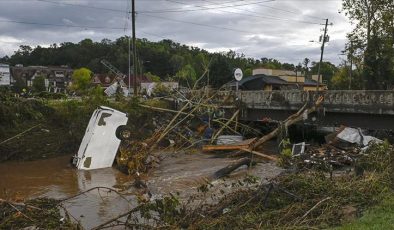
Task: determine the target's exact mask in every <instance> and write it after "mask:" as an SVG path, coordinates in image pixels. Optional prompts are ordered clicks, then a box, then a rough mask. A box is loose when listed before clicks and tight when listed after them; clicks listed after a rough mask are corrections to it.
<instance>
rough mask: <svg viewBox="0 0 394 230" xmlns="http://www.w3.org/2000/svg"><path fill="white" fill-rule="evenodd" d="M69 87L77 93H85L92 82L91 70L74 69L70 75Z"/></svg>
mask: <svg viewBox="0 0 394 230" xmlns="http://www.w3.org/2000/svg"><path fill="white" fill-rule="evenodd" d="M72 80H73V84H72V86H71V89H72V90H74V91H76V92H78V93H86V91H87V90H88V89H89V88H90V86H91V84H92V71H90V70H89V69H87V68H80V69H76V70H74V72H73V75H72Z"/></svg>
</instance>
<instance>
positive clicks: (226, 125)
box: [211, 110, 239, 143]
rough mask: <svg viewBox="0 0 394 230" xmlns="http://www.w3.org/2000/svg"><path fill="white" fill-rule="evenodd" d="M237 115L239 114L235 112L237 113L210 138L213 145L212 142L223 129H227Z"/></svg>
mask: <svg viewBox="0 0 394 230" xmlns="http://www.w3.org/2000/svg"><path fill="white" fill-rule="evenodd" d="M238 114H239V110H237V111H236V112H235V113H234V114H233V116H232V117H231V118H230V119H229V120H228V121H227V122H226V123H225V125H224V126H222V127H221V128H220V129H219V130H218V131H217V132H216V133H215V135H214V136H213V137H212V139H211V143H213V142H214V141H215V140H216V139H217V137H218V136H219V135H220V134H221V133H222V132H223V130H224V128H225V127H228V125H229V124H230V123H231V122H232V121H233V120H234V119H235V118H236V117H237V116H238Z"/></svg>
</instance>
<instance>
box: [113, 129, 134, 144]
mask: <svg viewBox="0 0 394 230" xmlns="http://www.w3.org/2000/svg"><path fill="white" fill-rule="evenodd" d="M115 135H116V137H117V138H118V139H119V140H122V141H125V140H129V139H130V137H131V129H130V128H129V127H127V126H125V125H121V126H119V127H118V128H117V129H116V132H115Z"/></svg>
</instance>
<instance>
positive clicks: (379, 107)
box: [217, 90, 394, 130]
mask: <svg viewBox="0 0 394 230" xmlns="http://www.w3.org/2000/svg"><path fill="white" fill-rule="evenodd" d="M319 95H323V96H324V103H323V105H322V106H321V108H320V109H319V111H318V112H317V113H316V114H313V115H312V116H310V117H309V118H308V121H309V122H314V123H319V124H321V125H347V126H354V127H362V128H370V129H387V130H394V91H363V90H362V91H361V90H360V91H357V90H356V91H355V90H349V91H346V90H345V91H332V90H331V91H324V92H305V91H271V92H269V91H238V92H233V91H221V92H219V93H218V98H217V99H218V100H219V101H221V102H222V103H223V104H224V108H227V109H230V108H231V107H234V103H235V102H236V101H237V102H238V103H236V104H238V105H239V106H240V107H241V108H243V109H242V116H241V117H242V119H245V120H259V119H262V118H264V117H269V118H271V119H273V120H282V119H285V118H286V117H288V116H289V115H291V114H292V113H294V112H295V111H297V110H298V109H300V108H301V107H302V106H303V105H304V104H305V103H311V104H312V103H314V102H315V101H316V100H317V98H318V97H319Z"/></svg>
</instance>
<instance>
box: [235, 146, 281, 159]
mask: <svg viewBox="0 0 394 230" xmlns="http://www.w3.org/2000/svg"><path fill="white" fill-rule="evenodd" d="M241 150H242V151H245V152H248V153H252V154H254V155H257V156H259V157H263V158H264V159H267V160H271V161H278V158H277V157H274V156H270V155H267V154H264V153H260V152H257V151H253V150H250V149H247V148H242V149H241Z"/></svg>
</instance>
